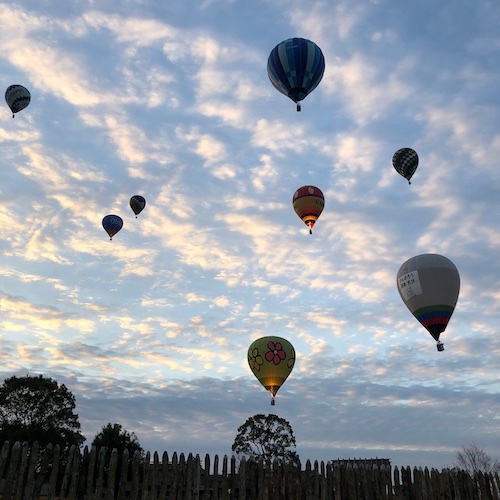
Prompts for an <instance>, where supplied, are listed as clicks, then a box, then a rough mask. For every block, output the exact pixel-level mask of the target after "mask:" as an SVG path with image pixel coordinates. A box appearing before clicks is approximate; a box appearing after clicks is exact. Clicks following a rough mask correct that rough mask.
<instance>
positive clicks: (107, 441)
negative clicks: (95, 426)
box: [92, 423, 144, 457]
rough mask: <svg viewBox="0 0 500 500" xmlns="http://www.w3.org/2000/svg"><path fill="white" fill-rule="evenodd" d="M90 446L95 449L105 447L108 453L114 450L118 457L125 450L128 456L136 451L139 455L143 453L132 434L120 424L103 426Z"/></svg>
mask: <svg viewBox="0 0 500 500" xmlns="http://www.w3.org/2000/svg"><path fill="white" fill-rule="evenodd" d="M92 446H95V447H96V448H97V449H99V448H102V447H103V446H105V447H106V448H107V449H108V452H109V453H111V451H113V449H114V448H116V450H117V451H118V456H120V457H121V455H122V454H123V452H124V451H125V449H127V450H128V451H129V454H130V456H132V455H133V454H134V453H135V452H136V451H139V452H140V453H141V454H142V453H143V451H144V450H143V449H142V447H141V445H140V444H139V440H138V439H137V436H136V435H135V434H134V433H133V432H128V431H127V430H125V429H123V428H122V426H121V425H120V424H111V423H108V424H107V425H105V426H103V427H102V429H101V431H100V432H98V433H97V434H96V436H95V437H94V440H93V441H92Z"/></svg>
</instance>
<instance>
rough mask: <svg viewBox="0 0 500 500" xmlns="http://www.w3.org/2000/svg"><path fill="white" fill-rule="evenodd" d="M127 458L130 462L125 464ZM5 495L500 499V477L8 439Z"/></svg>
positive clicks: (52, 498) (9, 499) (135, 499)
mask: <svg viewBox="0 0 500 500" xmlns="http://www.w3.org/2000/svg"><path fill="white" fill-rule="evenodd" d="M122 464H123V466H122ZM0 492H1V498H2V500H30V499H33V500H35V499H36V500H38V499H42V500H63V499H79V500H80V499H81V500H94V499H96V500H97V499H99V500H115V499H116V500H156V499H175V500H206V499H225V500H230V499H231V500H232V499H235V500H236V499H237V500H281V499H282V500H330V499H332V500H379V499H380V500H381V499H398V500H406V499H409V500H410V499H411V500H448V499H450V500H451V499H453V500H489V499H491V500H498V499H500V478H499V476H498V475H495V476H493V475H488V474H478V475H477V476H475V477H470V476H469V475H467V474H466V473H465V472H464V471H458V470H450V469H444V470H442V471H437V470H436V469H431V470H430V471H429V469H427V468H425V469H424V470H422V469H421V468H414V469H413V470H412V469H411V468H410V467H402V468H401V469H399V468H397V467H395V468H394V470H392V468H391V467H390V466H387V465H386V464H381V465H380V464H377V463H372V462H367V463H363V462H362V461H359V462H358V461H355V463H353V461H349V463H348V465H342V464H339V463H338V461H337V463H335V462H329V463H327V464H325V463H324V462H320V463H318V462H317V461H315V462H314V463H313V464H312V463H311V462H310V461H309V460H308V461H307V462H306V463H305V467H301V466H300V465H279V464H277V463H275V464H274V465H273V466H272V467H271V468H267V469H266V468H265V467H263V466H262V464H259V463H255V462H250V461H248V462H246V461H245V460H241V461H238V460H237V459H236V458H235V457H230V458H228V457H227V456H224V457H223V459H222V460H221V461H219V457H218V456H217V455H216V456H215V457H214V459H213V463H212V462H211V459H210V457H209V456H208V455H206V456H205V459H204V460H201V459H200V457H199V456H198V455H197V456H193V455H191V454H190V455H189V456H188V457H187V458H186V457H185V455H183V454H180V455H177V454H176V453H174V454H173V455H172V456H171V457H169V456H168V454H167V453H166V452H165V453H163V455H162V457H161V460H160V457H159V455H158V453H154V454H153V455H151V454H150V453H149V452H148V453H147V454H146V455H145V456H143V457H141V456H140V455H139V454H137V453H136V454H135V455H134V456H132V457H129V455H128V452H127V451H125V453H124V454H123V455H122V457H119V456H118V453H117V452H116V450H113V452H112V453H111V454H109V453H108V454H106V449H105V448H102V449H100V450H96V449H95V448H92V449H90V450H89V449H88V448H87V447H86V448H85V449H84V450H83V453H82V452H81V451H80V449H79V448H77V447H72V448H71V449H70V451H69V454H68V455H67V456H66V457H64V459H61V455H60V451H59V448H58V447H57V446H55V447H52V446H50V445H49V446H48V447H47V449H46V450H45V451H44V452H43V453H40V452H39V449H38V445H37V444H36V443H35V444H34V445H33V447H32V448H30V447H29V446H28V444H27V443H24V444H21V443H15V444H14V445H13V446H11V445H10V444H9V443H8V442H6V443H5V444H4V445H3V447H2V449H1V451H0Z"/></svg>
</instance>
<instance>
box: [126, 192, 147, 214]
mask: <svg viewBox="0 0 500 500" xmlns="http://www.w3.org/2000/svg"><path fill="white" fill-rule="evenodd" d="M145 206H146V200H145V199H144V197H143V196H141V195H139V194H136V195H135V196H132V198H130V208H131V209H132V210H133V212H134V214H135V218H136V219H137V216H138V215H139V214H140V213H141V212H142V211H143V210H144V207H145Z"/></svg>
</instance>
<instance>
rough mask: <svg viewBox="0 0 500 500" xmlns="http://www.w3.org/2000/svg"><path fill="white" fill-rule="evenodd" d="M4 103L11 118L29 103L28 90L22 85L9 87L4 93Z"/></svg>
mask: <svg viewBox="0 0 500 500" xmlns="http://www.w3.org/2000/svg"><path fill="white" fill-rule="evenodd" d="M5 101H6V102H7V105H8V106H9V108H10V110H11V111H12V117H14V115H15V114H16V113H18V112H19V111H21V110H22V109H24V108H25V107H26V106H27V105H28V104H29V103H30V101H31V95H30V93H29V90H28V89H27V88H26V87H23V86H22V85H18V84H15V85H10V86H9V87H7V90H6V91H5Z"/></svg>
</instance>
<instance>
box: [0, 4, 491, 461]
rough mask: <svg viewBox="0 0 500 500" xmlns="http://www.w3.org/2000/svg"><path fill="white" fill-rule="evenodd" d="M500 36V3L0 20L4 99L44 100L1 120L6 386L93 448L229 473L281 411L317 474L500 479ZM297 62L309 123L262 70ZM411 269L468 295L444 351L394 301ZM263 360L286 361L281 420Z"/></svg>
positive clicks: (72, 13) (18, 13) (162, 8)
mask: <svg viewBox="0 0 500 500" xmlns="http://www.w3.org/2000/svg"><path fill="white" fill-rule="evenodd" d="M499 25H500V4H499V3H498V1H497V0H477V1H474V2H470V1H467V0H440V1H436V0H422V1H420V2H396V1H394V0H370V1H366V0H339V1H335V2H331V1H326V0H325V1H315V0H312V1H310V2H307V3H304V2H302V1H298V0H287V1H286V2H285V1H284V0H255V1H253V2H248V1H244V0H206V1H201V0H200V1H196V0H183V1H182V2H157V1H154V0H123V1H120V2H117V1H115V0H99V1H98V2H97V1H94V0H68V1H65V2H62V3H61V2H60V3H58V4H57V8H55V4H54V3H53V2H50V1H49V0H37V1H34V0H25V1H15V0H14V1H12V2H11V1H9V2H2V3H0V26H2V36H1V37H0V78H1V82H2V84H3V87H4V88H7V87H8V86H9V85H11V84H13V83H19V84H22V85H25V86H26V87H27V88H29V90H30V91H31V96H32V101H31V104H30V105H29V107H28V108H26V109H25V110H23V111H21V112H20V113H19V114H17V115H16V117H15V119H12V117H11V113H10V111H9V109H8V107H7V105H6V104H5V103H4V106H3V112H1V113H0V147H1V155H0V194H1V200H2V202H1V204H0V338H1V342H2V349H1V351H0V375H1V376H2V379H3V378H5V377H8V376H12V375H20V376H21V375H26V374H28V373H29V374H43V375H46V376H50V377H53V378H55V379H56V380H57V381H59V382H60V383H65V384H66V385H67V387H68V388H69V389H70V390H71V392H72V393H73V394H74V395H75V397H76V402H77V408H76V411H77V413H78V414H79V417H80V422H81V424H82V431H83V433H84V435H85V436H86V437H87V444H88V443H90V442H91V441H92V439H93V437H94V436H95V434H96V433H97V432H98V431H99V430H100V428H101V427H102V426H103V425H106V424H107V423H108V422H112V423H114V422H118V423H120V424H122V425H123V426H124V427H125V428H126V429H127V430H129V431H134V432H135V433H136V435H137V436H138V438H139V441H140V443H141V444H142V446H143V447H144V448H145V449H147V450H150V451H154V450H157V451H161V452H162V451H165V450H166V451H168V452H169V453H172V452H174V451H177V452H178V453H180V452H183V453H189V452H192V453H199V454H200V455H202V456H204V455H205V454H206V453H209V454H212V455H213V454H215V453H217V454H220V455H223V454H231V445H232V443H233V440H234V437H235V435H236V432H237V428H238V427H239V426H240V425H241V424H242V423H243V422H244V421H245V420H246V419H247V418H248V417H250V416H252V415H254V414H257V413H266V414H267V413H276V414H278V415H279V416H280V417H283V418H286V419H287V420H288V421H289V422H290V424H291V425H292V428H293V431H294V434H295V437H296V439H297V451H298V453H299V455H300V457H301V459H303V460H305V459H308V458H309V459H319V460H330V459H335V458H338V457H340V458H349V457H362V458H373V457H383V458H390V459H391V460H392V463H393V465H417V466H418V465H421V466H426V465H427V466H429V467H437V468H441V467H444V466H452V465H453V463H454V461H455V454H456V451H457V449H458V448H460V447H461V446H462V445H467V444H469V443H470V442H471V441H474V442H475V443H476V444H477V445H478V446H480V447H483V448H484V449H485V451H486V452H487V453H488V454H490V455H491V456H493V457H499V458H500V432H499V431H500V397H499V390H500V380H499V379H500V377H499V371H498V368H499V362H500V336H499V335H498V329H499V326H500V291H499V283H500V282H499V276H500V259H499V255H500V169H499V165H498V162H499V158H500V107H499V101H498V96H499V90H500V67H499V64H498V61H499V51H500V33H499V31H498V26H499ZM294 36H298V37H303V38H308V39H311V40H313V41H315V42H316V43H317V44H318V45H319V46H320V47H321V49H322V51H323V53H324V56H325V60H326V71H325V74H324V78H323V80H322V82H321V83H320V85H319V86H318V88H317V89H316V90H315V91H314V92H313V93H312V94H311V95H309V96H308V97H307V98H306V99H305V100H304V101H303V106H302V112H300V113H297V112H296V110H295V105H294V103H293V102H292V101H291V100H289V99H287V98H286V97H285V96H283V95H282V94H280V93H278V92H277V91H276V90H275V89H274V88H273V86H272V85H271V83H270V82H269V79H268V77H267V71H266V63H267V57H268V55H269V52H270V51H271V50H272V49H273V47H274V46H275V45H276V44H277V43H279V42H281V41H282V40H284V39H286V38H289V37H294ZM401 147H412V148H414V149H415V150H416V151H417V152H418V154H419V157H420V165H419V167H418V170H417V172H416V174H415V175H414V177H413V179H412V184H411V185H408V183H407V182H406V180H405V179H403V178H402V177H401V176H400V175H398V174H397V172H396V171H395V170H394V169H393V167H392V163H391V158H392V155H393V153H394V152H395V151H396V150H397V149H399V148H401ZM306 184H312V185H315V186H318V187H319V188H320V189H322V191H323V193H324V194H325V210H324V212H323V214H322V215H321V217H320V219H319V220H318V222H317V224H316V226H315V228H314V232H313V235H309V233H308V229H307V227H306V226H305V225H304V224H303V223H302V221H301V220H300V219H299V218H298V217H297V215H296V214H295V212H294V211H293V208H292V203H291V199H292V195H293V193H294V191H295V190H296V189H297V188H299V187H300V186H303V185H306ZM135 194H141V195H143V196H144V197H145V198H146V200H147V206H146V208H145V210H144V211H143V212H142V213H141V214H140V215H139V217H138V218H137V219H136V218H135V217H134V214H133V213H132V211H131V209H130V207H129V199H130V197H131V196H132V195H135ZM107 214H118V215H120V216H121V217H122V218H123V220H124V226H123V229H122V230H121V232H119V233H118V234H117V235H116V236H115V237H114V238H113V241H111V242H110V241H109V238H108V236H107V235H106V233H105V232H104V230H103V228H102V225H101V221H102V218H103V217H104V216H105V215H107ZM422 253H439V254H442V255H445V256H447V257H448V258H449V259H451V260H452V261H453V262H454V263H455V265H456V266H457V268H458V270H459V272H460V276H461V291H460V297H459V300H458V304H457V308H456V310H455V313H454V315H453V317H452V319H451V321H450V324H449V326H448V328H447V330H446V331H445V332H444V334H443V335H442V340H443V341H444V343H445V351H444V352H442V353H439V352H437V350H436V346H435V342H434V340H433V339H432V337H431V336H430V335H429V334H428V333H427V331H426V330H425V329H424V328H423V327H422V326H421V325H420V324H419V323H418V321H417V320H416V319H415V318H414V317H413V316H412V315H411V314H410V312H409V311H408V309H407V308H406V306H405V305H404V304H403V302H402V300H401V298H400V296H399V294H398V291H397V287H396V273H397V271H398V269H399V267H400V265H401V264H402V263H403V262H404V261H406V260H407V259H409V258H410V257H412V256H414V255H418V254H422ZM265 335H278V336H281V337H285V338H287V339H288V340H290V342H292V344H293V345H294V346H295V349H296V351H297V362H296V366H295V368H294V370H293V372H292V374H291V375H290V377H289V379H288V380H287V381H286V383H285V385H284V386H283V387H282V388H281V390H280V392H279V394H278V397H277V403H276V406H274V407H271V406H270V404H269V401H270V397H269V394H268V393H267V392H266V391H265V390H264V388H263V387H262V386H261V385H260V384H259V382H258V381H257V380H256V379H255V378H254V376H253V374H252V373H251V372H250V369H249V367H248V364H247V360H246V355H247V348H248V346H249V345H250V343H251V342H252V341H253V340H255V339H257V338H259V337H261V336H265Z"/></svg>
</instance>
